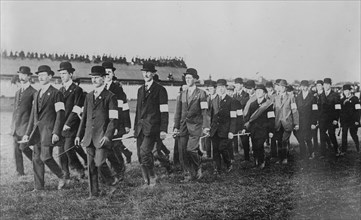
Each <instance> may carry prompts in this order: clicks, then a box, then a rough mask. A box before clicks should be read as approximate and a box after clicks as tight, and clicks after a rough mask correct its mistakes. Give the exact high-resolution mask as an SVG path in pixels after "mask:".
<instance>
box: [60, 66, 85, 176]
mask: <svg viewBox="0 0 361 220" xmlns="http://www.w3.org/2000/svg"><path fill="white" fill-rule="evenodd" d="M74 71H75V69H74V68H73V66H72V65H71V63H69V62H62V63H60V68H59V70H58V72H59V74H60V78H61V80H62V87H61V88H60V92H62V94H63V95H64V105H65V118H64V121H65V123H64V126H63V129H62V133H61V134H62V137H63V138H62V139H63V140H62V143H61V144H59V154H63V153H64V151H65V152H66V153H65V154H63V156H61V157H60V164H61V167H62V169H63V171H64V172H65V178H66V179H69V178H70V172H69V166H68V164H69V165H70V167H71V168H73V169H75V170H76V172H77V173H78V176H79V178H84V176H85V174H84V167H83V165H82V164H81V162H80V161H79V158H78V156H77V155H76V151H75V148H79V149H78V151H79V150H82V151H83V148H81V147H80V146H74V140H75V136H76V132H77V131H78V127H79V124H80V114H81V111H82V107H83V104H84V96H83V89H82V88H80V87H79V86H77V85H76V84H75V83H73V80H72V77H73V74H74Z"/></svg>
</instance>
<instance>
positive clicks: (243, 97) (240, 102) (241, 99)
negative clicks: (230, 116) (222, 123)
mask: <svg viewBox="0 0 361 220" xmlns="http://www.w3.org/2000/svg"><path fill="white" fill-rule="evenodd" d="M233 99H234V100H235V103H236V108H237V127H236V129H237V131H240V130H242V128H243V125H244V119H243V117H244V114H243V110H244V107H245V106H246V104H247V101H248V100H249V94H248V93H247V92H245V91H242V92H241V94H238V93H236V94H234V95H233Z"/></svg>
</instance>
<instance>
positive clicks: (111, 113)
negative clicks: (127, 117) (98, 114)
mask: <svg viewBox="0 0 361 220" xmlns="http://www.w3.org/2000/svg"><path fill="white" fill-rule="evenodd" d="M109 118H110V119H118V110H109Z"/></svg>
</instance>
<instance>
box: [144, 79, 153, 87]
mask: <svg viewBox="0 0 361 220" xmlns="http://www.w3.org/2000/svg"><path fill="white" fill-rule="evenodd" d="M153 81H154V80H151V81H150V82H145V85H147V89H149V88H150V87H151V86H152V84H153Z"/></svg>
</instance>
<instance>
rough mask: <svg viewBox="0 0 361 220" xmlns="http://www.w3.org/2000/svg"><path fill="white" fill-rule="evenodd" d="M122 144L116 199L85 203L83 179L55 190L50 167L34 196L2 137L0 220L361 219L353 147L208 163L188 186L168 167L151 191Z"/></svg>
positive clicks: (358, 164) (360, 162) (359, 163)
mask: <svg viewBox="0 0 361 220" xmlns="http://www.w3.org/2000/svg"><path fill="white" fill-rule="evenodd" d="M9 114H10V113H8V115H9ZM3 116H4V113H3V112H2V118H1V119H2V121H3V119H4V118H5V119H6V118H9V117H5V116H6V115H5V116H4V117H3ZM132 118H133V117H132ZM170 118H171V117H170ZM2 123H3V122H2ZM1 127H2V128H3V127H4V125H2V126H1ZM359 133H360V132H359ZM339 142H340V140H339ZM173 143H174V141H173V140H172V139H168V140H166V146H167V147H168V148H169V149H173ZM125 145H126V146H128V147H129V148H130V149H131V151H133V162H132V163H131V164H130V165H128V166H127V171H126V178H125V180H124V181H123V182H121V183H120V184H119V185H118V187H117V190H116V191H115V192H114V193H113V194H112V195H111V196H109V195H108V196H103V197H100V198H98V199H96V200H93V201H87V200H86V198H87V197H88V186H87V182H86V181H76V180H75V179H72V182H71V183H70V185H69V186H68V187H67V188H66V189H65V190H61V191H58V190H56V186H57V180H56V177H55V176H54V175H53V174H51V173H50V171H49V170H48V169H47V170H46V190H45V191H44V192H42V193H32V192H31V190H32V189H33V177H32V174H33V172H32V165H31V162H30V161H29V160H27V158H24V161H25V167H26V173H27V175H26V176H25V177H22V178H18V177H17V176H16V175H15V167H14V162H13V157H12V147H11V136H9V135H5V134H4V133H2V135H1V148H0V150H1V158H0V159H1V169H0V172H1V173H0V175H1V180H0V187H1V188H0V218H1V219H360V218H361V154H356V152H355V149H354V145H353V143H352V142H351V141H350V142H349V149H350V150H351V151H350V152H348V153H347V154H346V155H345V156H344V157H341V158H338V159H336V158H335V157H333V156H331V155H329V156H328V157H326V159H315V160H312V161H310V160H307V161H301V160H299V158H298V148H297V147H295V150H293V151H291V153H290V162H289V164H288V165H277V164H270V163H268V166H267V167H266V168H265V169H264V170H257V169H252V168H250V167H248V166H245V165H243V164H241V163H240V160H241V159H240V158H241V157H242V156H238V157H237V160H236V162H235V165H234V170H233V171H231V172H230V173H227V174H226V173H223V174H221V175H220V176H219V177H215V176H214V175H213V174H212V171H213V166H212V163H211V162H207V163H204V164H203V165H204V170H205V175H204V178H203V179H201V180H199V181H196V182H191V183H181V179H182V175H181V174H180V173H174V174H172V175H170V176H167V175H166V174H165V170H164V168H160V167H158V168H157V169H156V170H157V173H158V176H159V184H158V186H156V187H155V188H154V189H142V188H141V187H140V185H141V183H142V180H141V173H140V168H139V164H138V162H137V161H136V150H135V143H134V141H133V140H127V141H125ZM55 151H56V152H57V150H55ZM55 155H56V154H55ZM267 162H269V161H267Z"/></svg>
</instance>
